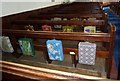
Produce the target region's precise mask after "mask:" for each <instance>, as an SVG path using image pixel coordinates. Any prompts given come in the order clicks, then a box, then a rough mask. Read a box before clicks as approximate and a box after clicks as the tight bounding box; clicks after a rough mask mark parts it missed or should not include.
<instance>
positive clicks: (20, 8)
mask: <svg viewBox="0 0 120 81" xmlns="http://www.w3.org/2000/svg"><path fill="white" fill-rule="evenodd" d="M56 4H60V2H2V14H1V16H6V15H10V14H15V13H20V12H25V11H30V10H34V9H39V8H43V7H47V6H52V5H56Z"/></svg>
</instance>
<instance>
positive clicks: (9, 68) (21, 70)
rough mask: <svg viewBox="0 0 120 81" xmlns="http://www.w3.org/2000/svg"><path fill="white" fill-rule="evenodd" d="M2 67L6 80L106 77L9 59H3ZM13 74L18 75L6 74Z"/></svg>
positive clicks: (91, 80) (96, 80) (90, 80)
mask: <svg viewBox="0 0 120 81" xmlns="http://www.w3.org/2000/svg"><path fill="white" fill-rule="evenodd" d="M0 64H2V66H1V65H0V67H1V68H2V72H3V73H5V75H3V79H6V80H24V79H27V80H43V81H44V80H45V81H46V80H50V81H51V80H55V81H56V80H57V81H69V80H73V81H80V80H83V81H84V80H88V81H101V80H104V79H106V78H100V77H93V76H86V75H81V74H76V73H70V72H64V71H58V70H52V69H46V68H40V67H33V66H28V65H23V64H18V63H13V62H7V61H1V62H0ZM7 74H8V75H11V76H12V75H13V76H17V77H18V78H17V77H16V78H15V77H14V78H13V77H11V78H8V77H6V78H5V76H6V75H7Z"/></svg>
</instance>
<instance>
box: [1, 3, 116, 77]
mask: <svg viewBox="0 0 120 81" xmlns="http://www.w3.org/2000/svg"><path fill="white" fill-rule="evenodd" d="M76 4H77V5H79V6H80V4H78V3H74V4H72V3H71V4H68V6H69V7H67V6H66V4H65V6H59V7H57V8H52V9H48V10H45V11H43V13H45V15H44V14H42V12H39V13H37V15H36V16H31V15H29V16H28V17H30V18H28V19H20V20H12V21H11V24H12V25H11V29H3V30H2V33H3V35H4V36H9V37H10V39H11V41H12V45H13V47H14V49H15V50H17V48H19V45H18V42H17V40H18V38H21V37H22V38H24V37H25V38H26V37H28V38H32V39H60V40H71V41H73V40H75V41H81V40H82V41H84V40H89V41H91V40H92V41H95V42H105V45H104V46H103V47H104V48H106V50H102V49H98V47H97V52H96V55H97V57H101V58H105V59H106V68H107V77H108V78H110V70H111V63H112V56H113V48H114V32H115V29H114V25H112V24H109V25H108V24H107V22H106V20H105V16H103V12H100V13H99V14H95V15H94V13H91V14H90V13H88V12H87V13H86V11H85V13H86V14H87V15H86V14H85V15H83V14H82V15H81V13H71V12H73V11H74V10H72V11H71V12H68V11H70V8H71V7H70V6H73V5H74V6H75V5H76ZM77 5H76V6H77ZM84 5H85V3H84ZM84 5H83V6H84ZM93 5H95V4H93ZM64 7H66V9H69V10H68V11H66V13H67V12H68V13H67V15H66V13H65V14H63V13H62V12H64V11H63V10H62V11H61V13H58V12H57V13H52V14H50V13H51V12H50V13H48V11H49V10H50V11H51V10H53V11H55V10H57V11H59V9H61V8H64ZM95 8H96V7H95ZM99 8H100V7H97V9H99ZM91 10H92V9H91ZM93 11H94V10H93ZM97 13H98V12H97ZM39 14H40V15H39ZM54 17H62V18H64V17H65V18H74V17H76V18H77V17H78V18H90V17H95V18H98V20H92V21H90V20H74V21H73V20H67V21H64V20H59V21H51V20H50V18H54ZM33 18H35V19H38V20H32V19H33ZM45 19H49V20H45ZM29 24H30V25H34V27H35V31H26V30H25V29H24V26H25V25H29ZM45 24H47V25H51V26H53V25H81V26H83V27H84V26H89V25H92V26H97V27H99V28H104V29H106V30H107V31H102V30H101V31H102V33H84V32H58V31H53V32H49V31H38V30H39V28H38V27H41V26H42V25H45ZM36 25H37V26H36ZM33 41H34V48H35V49H36V50H39V51H43V52H44V55H45V59H46V60H47V62H48V63H51V60H50V59H49V58H48V54H47V49H46V46H45V45H38V44H36V43H35V40H33ZM63 51H64V54H69V53H70V52H74V53H75V55H71V56H72V59H71V60H72V63H73V64H74V66H75V67H76V66H77V60H76V56H78V49H77V48H71V47H64V46H63ZM15 53H18V52H17V51H15Z"/></svg>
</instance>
